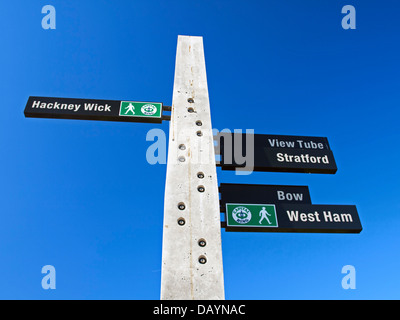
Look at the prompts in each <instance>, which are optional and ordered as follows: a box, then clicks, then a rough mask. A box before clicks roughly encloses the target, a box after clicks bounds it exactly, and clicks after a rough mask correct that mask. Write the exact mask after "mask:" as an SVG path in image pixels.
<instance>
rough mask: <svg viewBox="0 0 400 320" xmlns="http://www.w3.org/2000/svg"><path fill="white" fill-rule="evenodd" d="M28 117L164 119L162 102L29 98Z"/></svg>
mask: <svg viewBox="0 0 400 320" xmlns="http://www.w3.org/2000/svg"><path fill="white" fill-rule="evenodd" d="M24 114H25V117H31V118H57V119H80V120H102V121H123V122H150V123H161V122H162V103H160V102H137V101H120V100H97V99H75V98H51V97H29V99H28V102H27V104H26V107H25V110H24Z"/></svg>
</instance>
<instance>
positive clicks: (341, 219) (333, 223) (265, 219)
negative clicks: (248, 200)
mask: <svg viewBox="0 0 400 320" xmlns="http://www.w3.org/2000/svg"><path fill="white" fill-rule="evenodd" d="M225 230H226V231H248V232H306V233H360V232H361V230H362V226H361V222H360V218H359V216H358V212H357V209H356V206H353V205H312V204H298V203H279V204H271V203H261V204H260V203H258V204H245V203H227V204H226V226H225Z"/></svg>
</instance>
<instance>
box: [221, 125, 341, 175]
mask: <svg viewBox="0 0 400 320" xmlns="http://www.w3.org/2000/svg"><path fill="white" fill-rule="evenodd" d="M246 135H248V134H242V133H226V132H220V133H218V135H217V140H218V141H219V150H220V154H221V161H220V163H219V164H218V165H219V166H221V167H222V170H235V169H236V168H243V169H245V170H246V169H247V170H254V171H275V172H306V173H332V174H333V173H336V171H337V167H336V162H335V159H334V157H333V153H332V151H331V149H330V147H329V143H328V139H327V138H324V137H304V136H283V135H267V134H252V135H251V136H250V137H248V136H246ZM249 143H253V146H249V145H248V144H249ZM249 152H251V154H250V155H249V154H248V153H249ZM243 153H246V155H245V157H243V156H242V155H243ZM243 159H245V160H246V161H247V162H251V163H252V164H253V165H252V166H249V165H248V163H245V162H244V161H242V160H243ZM249 159H251V161H249Z"/></svg>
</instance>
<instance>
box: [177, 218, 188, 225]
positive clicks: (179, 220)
mask: <svg viewBox="0 0 400 320" xmlns="http://www.w3.org/2000/svg"><path fill="white" fill-rule="evenodd" d="M185 223H186V222H185V219H183V218H179V219H178V224H179V225H180V226H183V225H185Z"/></svg>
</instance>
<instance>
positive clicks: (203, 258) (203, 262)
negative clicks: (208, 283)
mask: <svg viewBox="0 0 400 320" xmlns="http://www.w3.org/2000/svg"><path fill="white" fill-rule="evenodd" d="M206 262H207V259H206V257H205V256H200V257H199V263H201V264H205V263H206Z"/></svg>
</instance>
